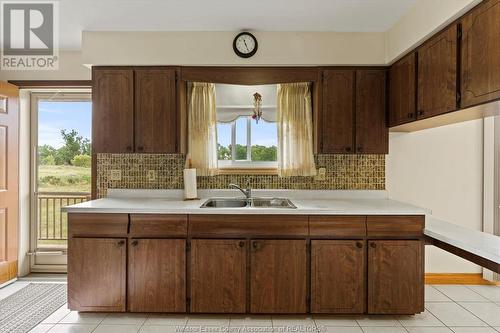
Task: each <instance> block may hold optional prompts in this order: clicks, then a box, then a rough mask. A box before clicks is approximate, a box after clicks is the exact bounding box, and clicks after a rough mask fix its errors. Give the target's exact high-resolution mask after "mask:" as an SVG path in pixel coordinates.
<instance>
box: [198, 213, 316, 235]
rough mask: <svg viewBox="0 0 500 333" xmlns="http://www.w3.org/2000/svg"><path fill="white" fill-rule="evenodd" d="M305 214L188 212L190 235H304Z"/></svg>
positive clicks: (306, 231) (306, 232)
mask: <svg viewBox="0 0 500 333" xmlns="http://www.w3.org/2000/svg"><path fill="white" fill-rule="evenodd" d="M307 223H308V217H307V215H304V216H297V215H253V216H252V215H190V216H189V235H190V237H212V236H214V237H220V238H241V237H248V236H256V237H258V236H261V237H267V236H273V237H278V238H286V237H290V236H301V237H307V234H308V227H307Z"/></svg>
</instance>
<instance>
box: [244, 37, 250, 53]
mask: <svg viewBox="0 0 500 333" xmlns="http://www.w3.org/2000/svg"><path fill="white" fill-rule="evenodd" d="M243 43H245V47H246V48H247V51H248V52H250V49H249V48H248V45H247V41H246V40H244V39H243Z"/></svg>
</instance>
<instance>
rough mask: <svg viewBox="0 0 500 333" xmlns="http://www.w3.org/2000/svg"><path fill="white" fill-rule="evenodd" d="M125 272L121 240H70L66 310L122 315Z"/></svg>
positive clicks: (123, 246) (124, 296)
mask: <svg viewBox="0 0 500 333" xmlns="http://www.w3.org/2000/svg"><path fill="white" fill-rule="evenodd" d="M126 272H127V243H126V240H125V239H120V238H70V239H69V240H68V306H69V307H70V308H71V309H72V310H76V311H108V312H117V311H118V312H120V311H125V310H126V304H125V300H126V283H127V280H126Z"/></svg>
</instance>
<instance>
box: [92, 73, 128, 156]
mask: <svg viewBox="0 0 500 333" xmlns="http://www.w3.org/2000/svg"><path fill="white" fill-rule="evenodd" d="M92 147H93V150H92V152H93V153H131V152H132V151H133V150H134V71H133V70H132V69H118V68H114V69H109V68H99V67H94V68H93V69H92Z"/></svg>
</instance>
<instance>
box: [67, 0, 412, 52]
mask: <svg viewBox="0 0 500 333" xmlns="http://www.w3.org/2000/svg"><path fill="white" fill-rule="evenodd" d="M416 1H417V0H245V1H244V0H60V2H59V3H60V7H59V8H60V48H62V49H79V48H80V47H81V33H82V31H83V30H88V31H239V30H246V29H248V30H261V31H343V32H345V31H352V32H354V31H355V32H381V31H386V30H388V29H389V28H390V27H391V26H392V25H393V24H394V23H396V22H397V21H398V20H399V19H400V18H401V16H402V15H403V14H404V13H406V12H407V11H408V10H409V8H410V7H411V6H412V5H413V4H415V2H416Z"/></svg>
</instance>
